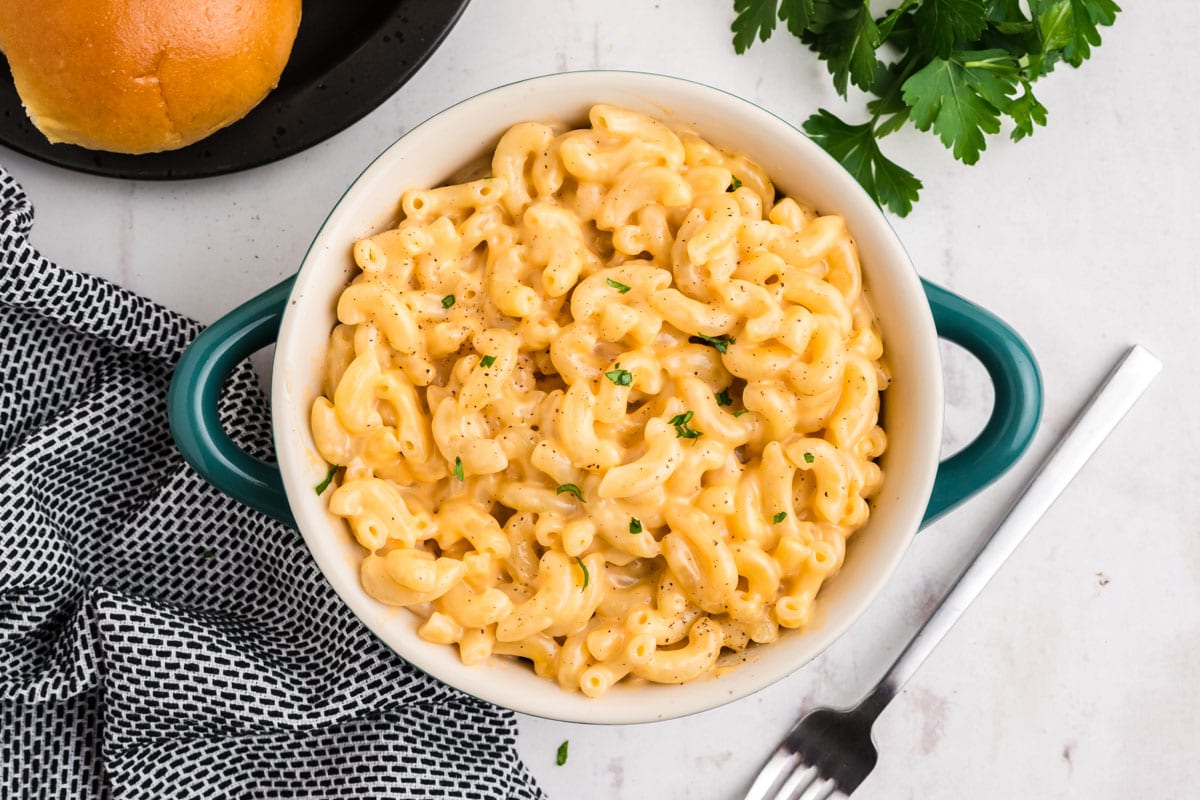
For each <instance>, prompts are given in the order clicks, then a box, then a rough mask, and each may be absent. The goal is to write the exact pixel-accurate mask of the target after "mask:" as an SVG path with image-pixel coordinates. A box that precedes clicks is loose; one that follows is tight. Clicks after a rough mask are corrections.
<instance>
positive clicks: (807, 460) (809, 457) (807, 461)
mask: <svg viewBox="0 0 1200 800" xmlns="http://www.w3.org/2000/svg"><path fill="white" fill-rule="evenodd" d="M816 460H817V457H816V456H814V455H813V454H812V453H805V454H804V463H805V464H811V463H813V462H814V461H816Z"/></svg>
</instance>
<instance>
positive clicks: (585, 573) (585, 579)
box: [575, 556, 591, 592]
mask: <svg viewBox="0 0 1200 800" xmlns="http://www.w3.org/2000/svg"><path fill="white" fill-rule="evenodd" d="M575 563H576V564H578V565H579V568H580V569H581V570H583V586H580V587H579V591H581V592H582V591H583V590H584V589H586V588H587V587H588V581H589V580H591V576H590V575H588V568H587V564H584V563H583V559H582V558H580V557H579V556H575Z"/></svg>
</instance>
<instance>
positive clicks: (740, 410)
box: [733, 408, 746, 417]
mask: <svg viewBox="0 0 1200 800" xmlns="http://www.w3.org/2000/svg"><path fill="white" fill-rule="evenodd" d="M745 413H746V409H744V408H742V409H738V410H737V411H735V412H733V416H734V417H740V416H741V415H742V414H745Z"/></svg>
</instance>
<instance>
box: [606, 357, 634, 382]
mask: <svg viewBox="0 0 1200 800" xmlns="http://www.w3.org/2000/svg"><path fill="white" fill-rule="evenodd" d="M614 366H615V367H616V368H615V369H610V370H609V371H608V372H606V373H604V377H606V378H608V379H609V380H610V381H612V382H613V383H615V384H616V385H617V386H629V385H630V384H632V383H633V373H632V372H630V371H629V370H627V369H621V362H620V361H618V362H617V363H616V364H615V365H614Z"/></svg>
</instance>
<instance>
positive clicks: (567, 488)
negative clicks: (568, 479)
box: [554, 483, 587, 503]
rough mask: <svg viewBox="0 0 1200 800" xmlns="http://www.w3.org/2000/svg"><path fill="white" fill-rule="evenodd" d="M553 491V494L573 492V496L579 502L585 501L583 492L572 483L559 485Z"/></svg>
mask: <svg viewBox="0 0 1200 800" xmlns="http://www.w3.org/2000/svg"><path fill="white" fill-rule="evenodd" d="M554 493H555V494H573V495H575V498H576V499H577V500H578V501H579V502H581V503H586V502H587V500H584V499H583V492H582V491H580V489H579V487H578V486H576V485H575V484H573V483H564V484H563V485H562V486H559V487H558V488H557V489H555V490H554Z"/></svg>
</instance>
